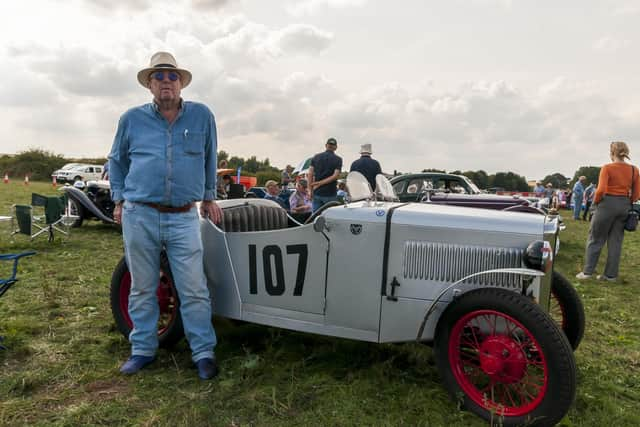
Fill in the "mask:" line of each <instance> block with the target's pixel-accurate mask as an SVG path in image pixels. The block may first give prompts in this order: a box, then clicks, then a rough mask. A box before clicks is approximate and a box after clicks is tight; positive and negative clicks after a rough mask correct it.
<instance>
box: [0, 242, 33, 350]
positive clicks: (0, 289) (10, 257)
mask: <svg viewBox="0 0 640 427" xmlns="http://www.w3.org/2000/svg"><path fill="white" fill-rule="evenodd" d="M31 255H35V252H34V251H29V252H23V253H21V254H7V255H0V261H13V268H12V271H11V276H9V278H7V279H2V278H0V297H2V295H4V293H5V292H7V290H8V289H9V288H10V287H11V285H13V284H14V283H16V282H17V281H18V279H17V278H16V274H17V272H18V260H19V259H20V258H22V257H25V256H31ZM0 342H2V337H0ZM0 350H6V347H4V346H2V345H1V344H0Z"/></svg>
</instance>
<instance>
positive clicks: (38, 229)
mask: <svg viewBox="0 0 640 427" xmlns="http://www.w3.org/2000/svg"><path fill="white" fill-rule="evenodd" d="M66 205H67V199H66V195H63V196H43V195H41V194H36V193H33V194H32V195H31V205H14V206H13V212H14V218H15V220H16V223H17V224H15V225H17V227H16V226H15V225H14V228H13V230H14V231H13V234H17V233H20V234H25V235H27V236H29V237H30V238H31V239H33V238H35V237H37V236H39V235H42V234H45V233H47V234H48V236H49V241H50V242H52V241H53V240H54V237H55V232H56V231H57V232H59V233H62V234H63V235H65V236H67V235H69V221H68V218H69V215H67V209H66ZM34 208H37V209H38V210H39V209H40V208H41V209H42V212H43V213H44V215H40V216H37V215H34V214H33V213H34Z"/></svg>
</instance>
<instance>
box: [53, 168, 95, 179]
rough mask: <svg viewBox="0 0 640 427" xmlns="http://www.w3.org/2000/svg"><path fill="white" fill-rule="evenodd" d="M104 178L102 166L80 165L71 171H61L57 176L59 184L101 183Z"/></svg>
mask: <svg viewBox="0 0 640 427" xmlns="http://www.w3.org/2000/svg"><path fill="white" fill-rule="evenodd" d="M101 178H102V166H99V165H78V166H75V167H73V168H71V169H67V170H60V171H59V172H58V175H57V176H56V180H57V181H59V182H65V181H66V182H76V181H99V180H100V179H101Z"/></svg>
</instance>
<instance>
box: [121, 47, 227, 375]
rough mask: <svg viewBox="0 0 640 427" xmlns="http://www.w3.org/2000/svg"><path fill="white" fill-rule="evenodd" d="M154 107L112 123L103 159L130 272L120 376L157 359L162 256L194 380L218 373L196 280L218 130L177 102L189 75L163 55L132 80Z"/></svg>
mask: <svg viewBox="0 0 640 427" xmlns="http://www.w3.org/2000/svg"><path fill="white" fill-rule="evenodd" d="M138 82H139V83H140V84H141V85H142V86H144V87H145V88H148V89H149V90H150V91H151V94H152V95H153V101H152V102H150V103H148V104H145V105H142V106H139V107H134V108H131V109H130V110H128V111H127V112H126V113H124V114H123V115H122V117H121V118H120V122H119V123H118V130H117V132H116V136H115V139H114V142H113V147H112V149H111V153H110V154H109V167H110V176H109V178H110V182H111V197H112V198H113V201H114V202H115V203H116V207H115V209H114V212H113V216H114V220H115V221H116V222H117V223H119V224H122V234H123V239H124V249H125V257H126V260H127V265H128V266H129V271H130V272H131V280H132V282H131V293H130V295H129V315H130V317H131V320H132V321H133V330H132V331H131V334H130V335H129V341H130V342H131V357H129V359H128V360H127V361H126V362H125V363H124V364H123V365H122V367H121V368H120V372H122V373H123V374H135V373H137V372H138V371H140V369H142V368H143V367H145V366H146V365H148V364H150V363H151V362H153V361H154V360H155V357H156V351H157V348H158V330H157V322H158V316H159V307H158V301H157V297H156V289H157V288H158V272H159V271H160V252H161V251H162V250H163V248H164V249H165V250H166V252H167V256H168V258H169V264H170V266H171V271H172V273H173V278H174V283H175V285H176V289H177V292H178V296H179V298H180V313H181V314H182V321H183V325H184V330H185V335H186V337H187V340H188V341H189V345H190V346H191V351H192V360H193V362H194V363H195V365H196V367H197V369H198V376H199V377H200V378H202V379H211V378H213V377H215V376H216V375H217V373H218V368H217V364H216V360H215V356H214V352H213V350H214V347H215V345H216V335H215V331H214V329H213V326H212V324H211V300H210V295H209V290H208V288H207V284H206V279H205V276H204V269H203V260H202V241H201V239H200V224H199V219H198V212H197V210H196V204H195V202H196V201H200V200H201V201H202V203H201V205H200V213H201V215H203V216H207V217H209V218H210V219H212V220H213V221H214V222H220V220H221V218H222V211H221V210H220V208H219V207H218V206H217V205H216V203H215V201H214V199H215V189H216V149H217V138H216V124H215V119H214V117H213V114H212V113H211V111H210V110H209V109H208V108H207V107H206V106H205V105H203V104H199V103H196V102H188V101H183V100H182V98H181V97H180V91H181V90H182V89H183V88H186V87H187V86H188V85H189V83H190V82H191V73H190V72H189V71H187V70H185V69H182V68H179V67H178V65H177V63H176V60H175V58H174V57H173V56H172V55H171V54H169V53H166V52H157V53H155V54H154V55H153V56H152V57H151V63H150V66H149V67H147V68H144V69H143V70H141V71H140V72H139V73H138Z"/></svg>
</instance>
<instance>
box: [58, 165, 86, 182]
mask: <svg viewBox="0 0 640 427" xmlns="http://www.w3.org/2000/svg"><path fill="white" fill-rule="evenodd" d="M78 166H82V163H67V164H66V165H64V166H62V167H61V168H60V169H56V170H54V171H53V172H51V178H53V177H56V179H58V174H59V173H60V172H63V171H68V170H70V169H73V168H76V167H78Z"/></svg>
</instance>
